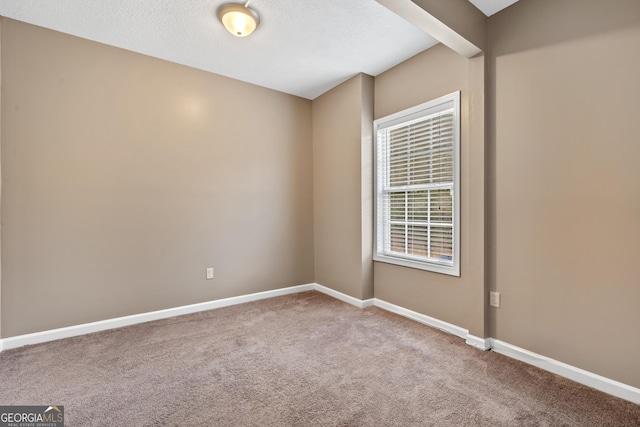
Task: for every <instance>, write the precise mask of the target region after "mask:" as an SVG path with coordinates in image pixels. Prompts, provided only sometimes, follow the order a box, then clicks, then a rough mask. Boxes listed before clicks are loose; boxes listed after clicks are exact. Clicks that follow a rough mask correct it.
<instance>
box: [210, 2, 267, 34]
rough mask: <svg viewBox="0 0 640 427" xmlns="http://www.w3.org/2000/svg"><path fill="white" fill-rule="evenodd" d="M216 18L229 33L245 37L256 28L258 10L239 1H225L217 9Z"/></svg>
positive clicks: (258, 22)
mask: <svg viewBox="0 0 640 427" xmlns="http://www.w3.org/2000/svg"><path fill="white" fill-rule="evenodd" d="M218 18H219V19H220V21H221V22H222V25H224V26H225V28H226V29H227V30H229V32H230V33H231V34H233V35H234V36H237V37H246V36H248V35H249V34H251V33H253V31H254V30H255V29H256V28H258V26H259V25H260V17H259V16H258V12H256V11H255V10H254V9H251V8H250V7H248V6H245V5H242V4H239V3H227V4H223V5H222V6H220V8H219V9H218Z"/></svg>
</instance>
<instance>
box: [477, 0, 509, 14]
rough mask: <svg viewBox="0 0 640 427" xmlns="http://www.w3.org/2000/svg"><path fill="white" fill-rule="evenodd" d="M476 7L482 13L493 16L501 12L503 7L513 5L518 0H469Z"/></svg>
mask: <svg viewBox="0 0 640 427" xmlns="http://www.w3.org/2000/svg"><path fill="white" fill-rule="evenodd" d="M469 1H470V2H471V3H473V5H474V6H475V7H477V8H478V9H480V10H481V11H482V13H484V14H485V15H487V16H491V15H493V14H495V13H498V12H500V11H501V10H502V9H504V8H506V7H509V6H511V5H512V4H514V3H515V2H517V1H518V0H469Z"/></svg>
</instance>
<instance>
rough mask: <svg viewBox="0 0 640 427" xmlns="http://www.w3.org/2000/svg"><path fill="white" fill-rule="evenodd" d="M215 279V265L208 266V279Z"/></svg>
mask: <svg viewBox="0 0 640 427" xmlns="http://www.w3.org/2000/svg"><path fill="white" fill-rule="evenodd" d="M209 279H213V267H209V268H207V280H209Z"/></svg>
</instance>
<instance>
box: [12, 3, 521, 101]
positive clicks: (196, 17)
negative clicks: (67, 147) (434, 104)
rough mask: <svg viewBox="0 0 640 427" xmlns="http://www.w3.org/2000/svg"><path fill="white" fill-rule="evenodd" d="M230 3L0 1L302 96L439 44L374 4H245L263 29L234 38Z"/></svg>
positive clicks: (22, 13) (85, 34) (17, 13)
mask: <svg viewBox="0 0 640 427" xmlns="http://www.w3.org/2000/svg"><path fill="white" fill-rule="evenodd" d="M229 1H231V0H189V1H177V0H102V1H99V0H91V1H89V0H56V1H48V0H0V15H2V16H6V17H9V18H12V19H17V20H20V21H24V22H28V23H31V24H35V25H39V26H42V27H46V28H50V29H53V30H57V31H61V32H64V33H67V34H71V35H74V36H78V37H82V38H86V39H89V40H94V41H97V42H101V43H105V44H109V45H112V46H116V47H120V48H124V49H127V50H131V51H134V52H138V53H142V54H146V55H150V56H154V57H157V58H161V59H165V60H168V61H172V62H176V63H179V64H183V65H187V66H190V67H194V68H198V69H201V70H206V71H210V72H213V73H216V74H221V75H224V76H229V77H233V78H235V79H238V80H243V81H246V82H249V83H253V84H256V85H260V86H264V87H268V88H271V89H275V90H278V91H282V92H285V93H290V94H293V95H297V96H301V97H304V98H308V99H314V98H316V97H317V96H319V95H321V94H322V93H324V92H326V91H327V90H329V89H331V88H333V87H335V86H336V85H338V84H339V83H341V82H343V81H345V80H347V79H348V78H350V77H352V76H354V75H356V74H357V73H360V72H364V73H367V74H370V75H372V76H376V75H378V74H380V73H381V72H383V71H385V70H387V69H389V68H391V67H393V66H395V65H397V64H399V63H400V62H402V61H404V60H406V59H408V58H410V57H412V56H414V55H416V54H418V53H420V52H422V51H424V50H425V49H428V48H429V47H431V46H433V45H435V44H436V43H437V41H436V40H435V39H433V38H431V37H430V36H429V35H427V34H426V33H424V32H423V31H421V30H419V29H417V28H416V27H414V26H413V25H411V24H410V23H408V22H407V21H405V20H403V19H402V18H400V17H398V16H397V15H395V14H394V13H392V12H391V11H389V10H388V9H386V8H385V7H383V6H381V5H380V4H379V3H377V2H376V1H375V0H252V1H251V6H252V7H253V8H255V9H257V10H258V11H259V13H260V15H261V20H262V23H261V26H260V27H259V28H258V30H257V31H256V32H255V33H254V34H252V35H251V36H249V37H246V38H237V37H234V36H232V35H231V34H229V33H228V32H227V31H226V30H225V29H224V27H223V26H222V24H221V23H220V22H219V21H218V19H217V17H216V15H215V11H216V9H217V8H218V7H219V6H220V5H221V4H223V3H227V2H229ZM236 1H241V0H236ZM472 1H473V3H474V4H476V3H484V4H485V5H487V4H492V3H512V2H513V1H509V0H472ZM485 14H486V12H485Z"/></svg>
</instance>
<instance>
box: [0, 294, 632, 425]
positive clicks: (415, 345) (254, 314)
mask: <svg viewBox="0 0 640 427" xmlns="http://www.w3.org/2000/svg"><path fill="white" fill-rule="evenodd" d="M0 404H2V405H18V404H20V405H50V404H51V405H52V404H58V405H64V407H65V415H66V421H67V422H66V425H67V426H143V425H167V426H393V425H397V426H581V427H585V426H599V427H600V426H616V427H619V426H640V407H639V406H638V405H634V404H632V403H630V402H626V401H624V400H621V399H617V398H614V397H612V396H609V395H606V394H604V393H601V392H598V391H596V390H592V389H590V388H587V387H584V386H581V385H579V384H576V383H573V382H571V381H569V380H566V379H564V378H561V377H558V376H556V375H553V374H550V373H547V372H544V371H542V370H539V369H536V368H534V367H531V366H528V365H526V364H523V363H520V362H517V361H515V360H512V359H509V358H507V357H504V356H501V355H498V354H496V353H492V352H482V351H479V350H476V349H474V348H472V347H469V346H468V345H466V344H465V343H464V342H463V341H462V340H461V339H459V338H456V337H454V336H451V335H448V334H446V333H443V332H439V331H436V330H433V329H431V328H429V327H426V326H424V325H421V324H419V323H416V322H413V321H411V320H408V319H405V318H403V317H400V316H396V315H394V314H391V313H387V312H385V311H383V310H380V309H377V308H370V309H366V310H361V309H358V308H355V307H351V306H349V305H347V304H344V303H342V302H339V301H336V300H334V299H332V298H330V297H327V296H325V295H322V294H320V293H317V292H305V293H302V294H296V295H290V296H285V297H279V298H273V299H269V300H263V301H258V302H254V303H249V304H244V305H239V306H234V307H227V308H223V309H218V310H212V311H209V312H204V313H198V314H192V315H187V316H181V317H175V318H171V319H166V320H160V321H156V322H151V323H146V324H142V325H136V326H131V327H127V328H121V329H116V330H112V331H106V332H101V333H96V334H91V335H86V336H82V337H77V338H71V339H66V340H61V341H55V342H51V343H45V344H40V345H34V346H30V347H24V348H20V349H14V350H7V351H4V352H2V353H0Z"/></svg>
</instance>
